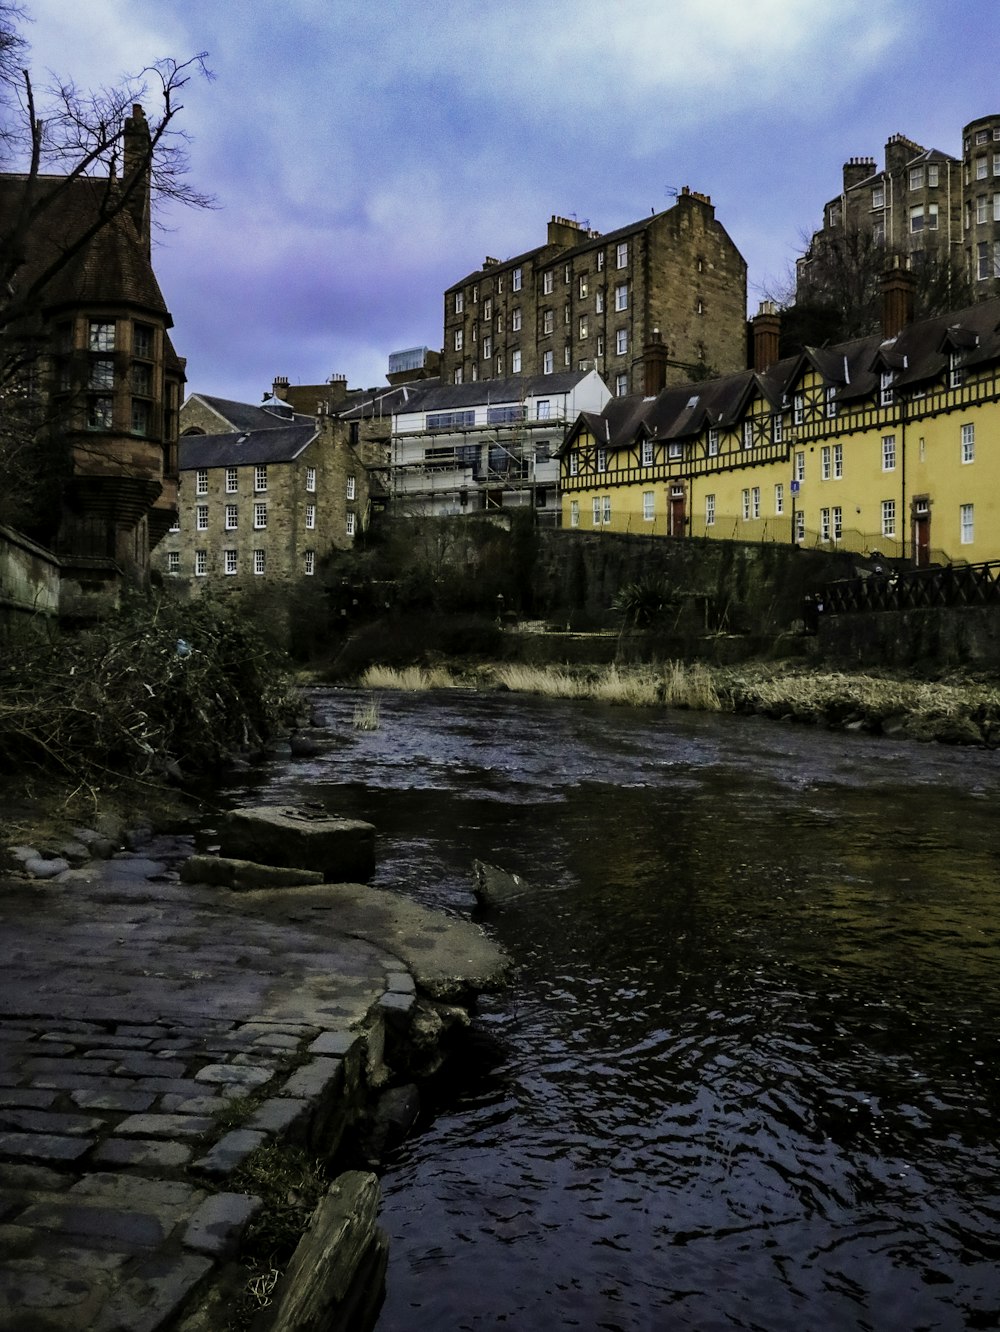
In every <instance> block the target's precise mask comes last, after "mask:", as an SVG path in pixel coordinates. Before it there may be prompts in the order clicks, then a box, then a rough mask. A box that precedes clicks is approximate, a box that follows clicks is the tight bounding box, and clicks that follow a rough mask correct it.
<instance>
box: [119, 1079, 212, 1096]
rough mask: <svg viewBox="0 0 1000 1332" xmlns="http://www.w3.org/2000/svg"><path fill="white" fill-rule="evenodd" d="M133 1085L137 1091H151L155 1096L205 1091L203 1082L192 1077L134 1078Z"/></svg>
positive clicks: (199, 1093)
mask: <svg viewBox="0 0 1000 1332" xmlns="http://www.w3.org/2000/svg"><path fill="white" fill-rule="evenodd" d="M133 1085H134V1086H135V1088H136V1089H137V1090H138V1091H151V1092H154V1093H155V1094H156V1095H157V1096H170V1095H175V1096H201V1095H202V1094H203V1093H204V1091H205V1084H204V1083H203V1082H195V1080H194V1078H136V1080H135V1082H134V1084H133Z"/></svg>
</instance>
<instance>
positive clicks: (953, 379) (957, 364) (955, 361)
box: [948, 351, 965, 388]
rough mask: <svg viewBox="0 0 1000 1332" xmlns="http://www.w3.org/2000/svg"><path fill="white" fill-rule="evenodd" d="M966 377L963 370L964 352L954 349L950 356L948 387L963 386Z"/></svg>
mask: <svg viewBox="0 0 1000 1332" xmlns="http://www.w3.org/2000/svg"><path fill="white" fill-rule="evenodd" d="M964 378H965V374H964V371H963V370H962V353H961V352H957V351H953V352H951V354H950V355H949V357H948V387H949V388H961V387H962V381H963V379H964Z"/></svg>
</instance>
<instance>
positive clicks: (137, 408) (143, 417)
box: [130, 398, 150, 435]
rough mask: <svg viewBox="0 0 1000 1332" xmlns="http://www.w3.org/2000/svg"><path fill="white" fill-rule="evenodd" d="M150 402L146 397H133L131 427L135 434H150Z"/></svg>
mask: <svg viewBox="0 0 1000 1332" xmlns="http://www.w3.org/2000/svg"><path fill="white" fill-rule="evenodd" d="M149 413H150V404H149V403H148V402H147V401H146V399H145V398H133V399H132V413H131V420H130V429H131V431H132V434H133V435H148V434H149Z"/></svg>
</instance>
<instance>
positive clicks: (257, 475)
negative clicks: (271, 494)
mask: <svg viewBox="0 0 1000 1332" xmlns="http://www.w3.org/2000/svg"><path fill="white" fill-rule="evenodd" d="M253 488H254V490H255V491H257V492H260V491H263V490H266V489H267V465H266V464H264V465H261V464H259V463H258V465H257V466H256V467H255V468H254V469H253Z"/></svg>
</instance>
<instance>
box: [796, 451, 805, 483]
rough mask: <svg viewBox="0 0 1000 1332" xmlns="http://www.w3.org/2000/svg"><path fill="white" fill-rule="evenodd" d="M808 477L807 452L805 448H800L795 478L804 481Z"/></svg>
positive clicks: (797, 455)
mask: <svg viewBox="0 0 1000 1332" xmlns="http://www.w3.org/2000/svg"><path fill="white" fill-rule="evenodd" d="M805 479H806V454H805V450H804V449H799V451H798V452H797V453H796V455H795V480H796V481H804V480H805Z"/></svg>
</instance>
